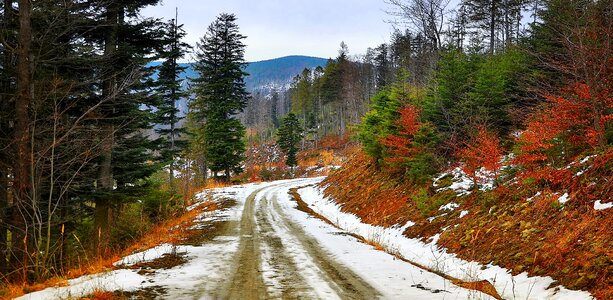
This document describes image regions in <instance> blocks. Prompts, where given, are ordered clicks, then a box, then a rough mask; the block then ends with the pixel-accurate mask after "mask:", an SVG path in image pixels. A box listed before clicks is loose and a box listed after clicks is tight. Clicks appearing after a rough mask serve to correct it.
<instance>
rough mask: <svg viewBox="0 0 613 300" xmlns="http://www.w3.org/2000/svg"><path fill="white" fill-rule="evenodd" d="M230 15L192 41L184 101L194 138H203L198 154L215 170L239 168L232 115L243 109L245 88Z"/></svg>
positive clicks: (240, 138) (240, 129)
mask: <svg viewBox="0 0 613 300" xmlns="http://www.w3.org/2000/svg"><path fill="white" fill-rule="evenodd" d="M236 20H237V18H236V16H235V15H233V14H226V13H222V14H221V15H219V16H218V17H217V19H216V20H215V21H214V22H213V23H212V24H211V25H210V26H209V27H208V30H207V32H206V33H205V35H204V37H202V38H201V39H200V42H199V43H198V44H197V53H196V59H197V61H196V63H195V64H194V69H195V71H196V72H197V74H198V78H194V79H192V80H193V86H192V92H193V94H194V95H195V99H194V100H193V101H192V102H191V103H190V109H191V111H190V114H191V118H192V119H193V120H194V121H195V122H197V124H199V125H198V127H199V128H197V129H196V130H194V132H196V139H195V140H199V141H201V142H203V143H204V147H202V148H203V150H204V151H203V152H204V153H202V155H204V157H205V159H206V165H207V167H208V168H209V169H210V170H211V171H212V172H213V173H215V174H217V173H219V172H222V171H223V172H224V175H225V179H226V180H229V179H230V175H231V173H232V172H234V173H240V172H242V167H241V164H242V162H243V160H244V152H245V141H244V136H245V127H244V125H243V124H242V123H241V122H240V120H238V119H237V117H236V115H237V114H238V113H240V112H242V111H243V110H244V108H245V107H246V104H247V99H248V97H249V93H248V92H247V90H246V87H245V80H244V78H245V76H246V75H248V74H247V73H246V72H245V71H244V66H245V59H244V52H245V45H244V44H243V42H242V40H243V39H244V38H245V36H243V35H241V34H240V32H239V27H238V25H237V24H236Z"/></svg>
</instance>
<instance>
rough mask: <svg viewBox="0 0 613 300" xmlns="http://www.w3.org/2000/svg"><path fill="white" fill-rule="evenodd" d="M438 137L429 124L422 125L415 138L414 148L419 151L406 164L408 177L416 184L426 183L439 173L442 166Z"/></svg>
mask: <svg viewBox="0 0 613 300" xmlns="http://www.w3.org/2000/svg"><path fill="white" fill-rule="evenodd" d="M438 140H439V138H438V136H437V135H436V134H435V132H434V130H433V128H432V126H431V125H430V124H429V123H426V124H424V125H422V126H421V127H420V128H419V131H418V132H417V134H415V135H414V137H413V142H412V144H413V147H414V148H415V149H417V150H418V151H417V154H416V155H415V157H413V158H411V159H409V160H408V161H407V162H406V176H407V177H408V178H409V179H410V180H411V181H413V182H415V183H419V184H420V183H424V182H426V181H428V180H430V179H431V178H432V176H433V175H434V174H436V173H437V172H438V169H439V167H440V166H441V162H440V158H439V157H438V156H437V155H436V153H435V151H436V148H435V147H436V144H437V143H438Z"/></svg>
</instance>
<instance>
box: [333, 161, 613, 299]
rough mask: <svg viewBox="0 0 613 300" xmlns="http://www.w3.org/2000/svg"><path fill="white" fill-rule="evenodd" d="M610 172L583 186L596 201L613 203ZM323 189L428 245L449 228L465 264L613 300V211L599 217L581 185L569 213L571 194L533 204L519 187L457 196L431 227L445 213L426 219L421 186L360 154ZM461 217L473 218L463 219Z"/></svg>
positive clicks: (447, 235)
mask: <svg viewBox="0 0 613 300" xmlns="http://www.w3.org/2000/svg"><path fill="white" fill-rule="evenodd" d="M593 169H594V170H596V168H595V167H594V168H593ZM590 170H592V169H590ZM611 173H612V171H611V169H610V168H604V167H603V168H600V169H598V170H597V171H593V173H589V172H586V174H587V175H586V177H583V178H579V179H577V180H581V184H583V185H586V186H588V187H591V188H592V189H593V190H590V192H591V193H593V194H594V195H595V196H593V199H610V197H609V195H611V188H610V187H609V185H610V182H613V180H611V178H612V177H611ZM594 183H595V184H594ZM569 184H570V183H569ZM607 184H609V185H607ZM323 185H324V186H327V188H326V190H325V193H326V195H327V196H331V197H332V198H334V199H337V202H338V203H339V204H341V205H342V210H343V211H345V212H350V213H353V214H355V215H357V216H358V217H360V218H361V219H362V220H364V221H365V222H367V223H370V224H373V225H381V226H391V225H394V224H404V223H406V222H407V221H409V220H410V221H413V222H415V223H416V224H415V225H414V226H412V227H409V228H408V229H407V231H406V232H405V235H406V236H407V237H410V238H424V239H426V238H429V237H431V236H432V235H434V234H436V233H441V232H442V228H445V227H447V228H448V229H447V230H446V231H444V232H443V233H442V234H441V236H440V239H439V242H438V243H439V244H440V245H441V246H444V247H446V248H447V249H448V250H449V251H450V252H453V253H455V254H457V255H458V256H459V257H461V258H463V259H466V260H474V261H480V262H482V263H485V264H487V263H493V264H496V265H499V266H501V267H505V268H508V269H510V270H512V271H513V272H514V273H520V272H524V271H525V272H528V273H529V274H530V275H540V276H552V277H553V278H554V279H555V280H558V281H559V283H560V284H562V285H564V286H565V287H567V288H571V289H579V290H588V291H589V292H591V293H592V294H593V295H594V296H596V297H597V298H598V299H613V277H612V275H611V274H613V264H612V263H611V261H613V230H611V228H613V209H607V210H602V211H596V210H594V209H593V200H590V197H586V195H585V193H582V194H579V193H577V192H572V191H574V186H570V187H567V189H568V190H567V191H570V192H569V194H570V198H571V201H569V202H567V203H566V204H565V205H563V206H562V205H561V204H559V202H558V198H559V197H560V195H561V194H562V193H564V192H565V190H562V191H552V190H548V189H541V190H540V191H541V196H540V197H538V198H536V199H533V200H532V201H531V202H527V201H525V198H526V197H529V196H532V195H534V192H535V191H529V192H528V193H529V194H530V195H528V196H526V197H522V196H518V195H520V194H521V193H522V190H517V188H514V187H502V188H499V189H498V190H496V191H494V192H490V193H488V194H487V195H486V194H483V193H473V194H471V195H470V196H467V197H463V198H455V197H452V198H450V199H449V201H453V202H456V203H460V204H461V207H460V208H458V209H457V210H456V211H454V212H451V213H449V214H448V215H446V216H441V217H437V218H436V219H435V220H434V221H432V222H429V221H427V220H426V217H429V216H434V215H437V214H440V212H438V210H435V211H433V212H432V213H431V215H427V216H424V215H421V214H420V210H419V209H418V207H416V201H415V199H414V195H415V194H416V191H417V189H418V188H420V187H416V186H414V185H411V184H409V183H406V182H403V181H402V180H400V179H399V178H398V177H394V176H392V175H390V174H388V173H386V172H385V170H379V169H378V168H377V167H376V165H375V164H374V163H373V162H372V160H371V159H370V158H369V157H367V156H365V155H364V154H363V153H360V152H357V153H355V154H354V155H353V157H352V158H351V159H350V161H349V162H347V163H346V164H345V165H344V166H343V169H341V170H339V171H337V172H334V173H333V174H332V175H331V176H330V177H329V178H328V179H326V181H324V183H323ZM421 188H426V189H427V191H428V194H429V196H428V197H430V198H429V199H434V197H443V196H445V195H443V194H441V193H434V191H433V190H432V188H430V187H421ZM556 192H557V193H556ZM479 194H480V195H479ZM452 196H453V195H452ZM484 197H486V198H484ZM442 199H446V198H442ZM483 199H488V201H489V203H486V202H484V200H483ZM603 201H604V200H603ZM432 202H433V203H436V202H435V201H432ZM490 208H491V209H492V210H491V211H490ZM461 210H468V211H470V214H469V215H467V216H465V217H463V218H461V219H460V218H458V214H459V211H461ZM456 225H457V226H456ZM373 246H375V247H376V245H373Z"/></svg>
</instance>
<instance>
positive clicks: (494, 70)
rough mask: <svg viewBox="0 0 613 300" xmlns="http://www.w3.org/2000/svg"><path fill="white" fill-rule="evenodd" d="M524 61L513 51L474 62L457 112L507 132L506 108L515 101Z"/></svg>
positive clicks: (500, 131) (507, 111)
mask: <svg viewBox="0 0 613 300" xmlns="http://www.w3.org/2000/svg"><path fill="white" fill-rule="evenodd" d="M525 61H526V58H525V54H523V53H521V52H519V51H515V50H509V51H507V52H505V53H502V54H497V55H494V56H490V57H488V58H486V59H485V60H484V61H483V62H481V63H480V64H479V65H478V70H477V72H476V74H475V75H474V76H475V79H474V86H473V87H472V90H471V91H470V92H469V93H468V98H467V99H466V101H464V102H462V110H461V112H462V113H463V114H465V115H468V116H471V117H473V118H475V120H474V121H473V122H476V123H479V124H489V125H490V128H492V129H495V130H496V131H498V132H499V133H500V134H502V135H504V134H507V133H508V132H509V130H510V129H511V127H512V125H513V124H512V122H511V119H510V116H509V111H510V110H511V109H512V108H513V107H514V106H516V105H518V104H519V103H518V102H519V99H520V97H521V93H522V92H521V90H520V89H521V87H522V86H521V82H523V80H521V77H522V76H525V74H526V73H527V70H526V64H525Z"/></svg>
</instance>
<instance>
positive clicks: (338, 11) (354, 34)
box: [142, 0, 392, 61]
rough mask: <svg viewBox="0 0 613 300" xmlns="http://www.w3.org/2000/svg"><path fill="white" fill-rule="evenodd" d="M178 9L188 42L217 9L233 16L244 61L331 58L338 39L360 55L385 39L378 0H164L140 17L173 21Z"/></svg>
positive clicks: (382, 9) (386, 28)
mask: <svg viewBox="0 0 613 300" xmlns="http://www.w3.org/2000/svg"><path fill="white" fill-rule="evenodd" d="M175 7H178V8H179V23H183V24H185V30H186V31H187V33H188V36H187V42H188V43H190V44H195V42H196V41H197V40H198V39H199V38H200V37H201V36H202V35H203V34H204V32H205V30H206V27H207V26H208V25H209V24H210V23H211V22H212V21H213V20H214V19H215V17H216V16H217V15H219V14H220V13H222V12H227V13H234V14H236V16H237V17H238V24H239V25H240V27H241V32H242V33H243V34H244V35H246V36H247V39H246V41H245V43H246V44H247V49H246V53H245V55H246V59H247V60H248V61H258V60H264V59H270V58H276V57H281V56H286V55H309V56H317V57H323V58H328V57H335V56H336V55H337V52H338V48H339V45H340V43H341V41H344V42H345V43H346V44H347V45H348V46H349V49H350V50H351V52H352V53H364V52H365V51H366V48H368V47H375V46H377V45H378V44H381V43H383V42H385V41H386V40H388V38H389V35H390V32H391V31H392V29H391V27H390V25H389V24H387V23H385V20H386V19H389V17H388V16H387V15H386V13H385V10H386V4H385V3H384V1H382V0H310V1H304V0H257V1H254V0H224V1H219V0H164V2H163V4H162V5H160V6H157V7H150V8H147V9H145V10H144V11H143V13H142V14H143V16H145V17H163V18H165V19H172V18H174V16H175Z"/></svg>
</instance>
